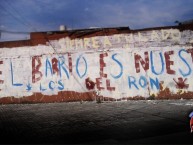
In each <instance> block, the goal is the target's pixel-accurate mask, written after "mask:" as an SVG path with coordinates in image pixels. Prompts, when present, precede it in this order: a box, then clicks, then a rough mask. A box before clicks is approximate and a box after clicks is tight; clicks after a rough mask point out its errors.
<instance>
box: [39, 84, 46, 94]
mask: <svg viewBox="0 0 193 145" xmlns="http://www.w3.org/2000/svg"><path fill="white" fill-rule="evenodd" d="M45 90H47V89H45V88H43V87H42V84H41V83H40V91H42V92H43V91H45Z"/></svg>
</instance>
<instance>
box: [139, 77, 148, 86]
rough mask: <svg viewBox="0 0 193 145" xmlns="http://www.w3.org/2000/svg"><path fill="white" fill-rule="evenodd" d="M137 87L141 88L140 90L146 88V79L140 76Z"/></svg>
mask: <svg viewBox="0 0 193 145" xmlns="http://www.w3.org/2000/svg"><path fill="white" fill-rule="evenodd" d="M139 85H140V86H141V87H142V88H145V87H146V86H147V79H146V77H144V76H141V77H140V78H139Z"/></svg>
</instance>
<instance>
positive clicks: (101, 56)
mask: <svg viewBox="0 0 193 145" xmlns="http://www.w3.org/2000/svg"><path fill="white" fill-rule="evenodd" d="M107 56H108V54H107V53H102V54H100V77H104V78H107V74H104V67H106V63H105V62H104V57H107Z"/></svg>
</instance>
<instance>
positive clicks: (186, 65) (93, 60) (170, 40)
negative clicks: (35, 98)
mask: <svg viewBox="0 0 193 145" xmlns="http://www.w3.org/2000/svg"><path fill="white" fill-rule="evenodd" d="M192 40H193V31H190V30H185V31H182V32H180V31H179V30H178V29H167V30H152V31H144V32H137V33H130V34H116V35H111V36H95V37H91V38H82V39H73V40H71V39H69V38H68V37H66V38H62V39H59V40H53V41H51V42H50V43H51V45H38V46H30V47H17V48H14V49H13V48H2V49H0V55H1V60H0V97H1V98H3V97H9V96H14V97H16V98H20V97H23V96H31V95H33V94H34V93H41V94H43V95H48V96H52V95H57V94H58V93H59V92H65V91H74V92H80V93H81V92H82V93H84V92H90V91H100V94H101V95H102V96H105V97H110V98H114V99H120V98H126V97H134V96H141V97H145V98H147V97H149V96H152V95H154V96H159V93H160V91H161V90H163V88H169V91H170V93H172V94H177V93H178V92H179V90H180V91H185V92H193V82H192V81H191V80H192V75H193V72H192V71H193V47H192ZM88 78H89V79H88ZM91 84H92V86H91Z"/></svg>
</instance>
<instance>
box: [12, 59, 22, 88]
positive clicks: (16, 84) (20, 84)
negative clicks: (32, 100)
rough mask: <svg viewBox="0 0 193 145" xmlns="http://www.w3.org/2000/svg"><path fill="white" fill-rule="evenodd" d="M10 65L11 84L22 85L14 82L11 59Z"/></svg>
mask: <svg viewBox="0 0 193 145" xmlns="http://www.w3.org/2000/svg"><path fill="white" fill-rule="evenodd" d="M10 67H11V82H12V85H13V86H23V84H20V83H14V81H13V80H14V76H13V66H12V61H10Z"/></svg>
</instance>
